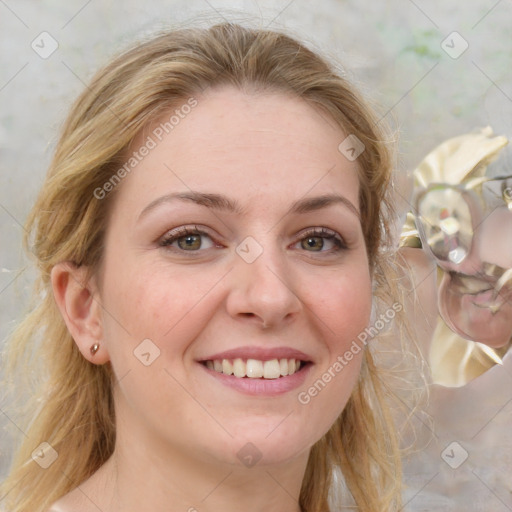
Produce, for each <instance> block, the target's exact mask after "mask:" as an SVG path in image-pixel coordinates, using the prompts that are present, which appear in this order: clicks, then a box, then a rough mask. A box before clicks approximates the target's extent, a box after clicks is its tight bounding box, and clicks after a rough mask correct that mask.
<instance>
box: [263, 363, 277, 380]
mask: <svg viewBox="0 0 512 512" xmlns="http://www.w3.org/2000/svg"><path fill="white" fill-rule="evenodd" d="M280 375H281V367H280V366H279V361H278V360H277V359H272V360H271V361H265V363H264V364H263V377H265V379H277V378H279V376H280Z"/></svg>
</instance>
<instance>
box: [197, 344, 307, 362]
mask: <svg viewBox="0 0 512 512" xmlns="http://www.w3.org/2000/svg"><path fill="white" fill-rule="evenodd" d="M221 359H257V360H259V361H270V360H272V359H299V360H301V361H306V362H308V361H311V357H310V356H308V355H307V354H305V353H304V352H301V351H300V350H297V349H295V348H290V347H275V348H268V347H250V346H249V347H238V348H233V349H230V350H225V351H224V352H219V353H217V354H213V355H211V356H207V357H204V358H201V359H200V361H215V360H221Z"/></svg>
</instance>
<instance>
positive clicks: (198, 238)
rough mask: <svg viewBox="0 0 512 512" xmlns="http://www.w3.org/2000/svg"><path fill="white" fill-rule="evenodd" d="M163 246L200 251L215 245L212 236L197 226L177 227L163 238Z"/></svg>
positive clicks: (161, 243) (161, 241) (161, 242)
mask: <svg viewBox="0 0 512 512" xmlns="http://www.w3.org/2000/svg"><path fill="white" fill-rule="evenodd" d="M160 245H161V246H162V247H174V248H176V249H179V250H182V251H189V252H193V251H198V250H199V249H209V248H211V247H213V246H214V242H213V240H212V239H211V237H210V236H209V235H208V234H207V233H205V232H204V231H201V230H200V229H197V228H189V227H183V228H177V229H174V230H172V231H170V232H169V233H167V234H166V235H165V236H164V237H163V238H162V239H161V240H160Z"/></svg>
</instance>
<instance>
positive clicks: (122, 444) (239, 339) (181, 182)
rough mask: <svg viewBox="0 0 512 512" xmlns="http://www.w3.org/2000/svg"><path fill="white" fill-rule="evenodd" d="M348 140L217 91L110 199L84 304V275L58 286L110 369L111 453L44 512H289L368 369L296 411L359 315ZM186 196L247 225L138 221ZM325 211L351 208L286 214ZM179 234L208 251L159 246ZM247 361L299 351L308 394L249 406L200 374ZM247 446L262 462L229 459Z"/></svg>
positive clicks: (306, 116)
mask: <svg viewBox="0 0 512 512" xmlns="http://www.w3.org/2000/svg"><path fill="white" fill-rule="evenodd" d="M163 117H164V118H165V117H166V116H163ZM167 117H168V116H167ZM159 122H160V120H157V121H156V122H155V126H156V125H158V124H159ZM151 129H152V128H151V127H150V128H149V129H147V130H146V131H145V132H144V133H142V134H141V135H140V137H139V139H138V140H136V141H135V142H134V144H133V148H134V149H136V148H138V147H140V145H142V144H143V142H144V141H145V140H146V137H147V136H148V135H149V134H151ZM345 137H346V135H345V134H344V133H343V132H342V131H341V130H340V129H339V128H338V127H337V126H335V124H334V122H333V121H332V120H330V119H329V118H327V116H326V115H325V114H322V113H320V112H319V111H318V110H317V109H316V108H314V107H312V106H310V105H309V104H307V103H306V102H304V101H302V100H300V99H296V98H292V97H289V96H286V95H284V94H280V93H247V92H241V91H239V90H236V89H232V88H228V87H226V88H221V89H216V90H211V91H209V92H208V93H207V94H204V95H201V96H198V105H197V107H195V108H194V109H193V110H192V112H191V113H190V114H188V115H187V117H186V118H185V119H184V120H182V121H181V122H180V124H179V125H178V126H176V127H175V129H174V130H173V131H172V132H170V134H169V135H168V136H167V137H166V138H164V139H163V141H162V142H160V143H159V144H158V145H157V147H156V148H154V149H152V150H151V152H150V153H149V155H148V156H146V157H145V158H144V160H143V161H142V162H141V163H140V164H139V165H138V166H137V167H136V169H135V170H134V171H133V172H132V173H131V174H129V175H128V176H127V177H126V178H125V179H124V180H123V182H122V183H121V184H120V185H119V186H118V189H117V190H116V198H115V202H114V204H113V208H112V211H111V216H110V218H109V221H108V230H107V234H106V239H105V257H104V261H103V265H102V268H101V270H100V272H99V273H97V274H96V275H95V277H94V278H93V279H92V280H91V281H90V282H88V283H87V285H86V287H85V288H84V287H82V286H81V285H80V284H79V283H80V282H83V279H84V276H85V269H76V268H73V267H72V266H70V265H69V264H67V263H64V262H63V263H62V264H59V265H57V266H56V267H55V268H54V269H53V272H52V284H53V288H54V294H55V298H56V301H57V303H58V305H59V308H60V310H61V312H62V315H63V317H64V319H65V321H66V324H67V326H68V328H69V330H70V332H71V334H72V335H73V338H74V340H75V342H76V343H77V345H78V347H79V349H80V350H81V352H82V353H83V355H84V357H86V358H87V359H89V360H90V361H91V362H93V363H95V364H105V363H106V362H107V361H110V363H111V364H112V366H113V369H114V372H115V375H116V377H117V379H118V382H117V383H116V386H115V390H114V395H115V407H116V429H117V443H116V448H115V452H114V454H113V455H112V457H111V458H110V459H109V461H107V463H106V464H105V465H104V466H103V467H102V468H100V470H99V471H98V472H97V473H95V474H94V475H93V476H92V477H91V478H90V479H89V480H88V481H86V482H84V483H83V484H82V485H80V488H77V489H75V490H74V491H72V492H71V493H70V494H69V495H67V496H66V497H64V498H63V499H61V500H59V502H58V503H56V504H55V505H54V508H55V510H64V511H67V510H75V511H76V510H80V511H86V512H87V511H88V510H91V511H92V510H94V511H97V510H98V509H97V508H96V507H99V508H100V509H101V510H102V511H103V512H113V511H121V510H122V511H124V512H126V511H138V512H140V511H141V510H151V511H152V512H160V511H162V512H163V511H166V512H169V511H170V510H171V511H175V510H176V511H187V510H190V511H191V510H195V509H197V510H201V511H209V510H211V511H214V510H224V511H226V512H228V511H230V510H235V509H236V510H239V509H240V508H241V505H242V504H243V509H244V510H247V511H252V510H254V511H260V510H263V509H264V510H267V511H276V512H277V511H279V512H286V511H294V512H296V511H298V510H299V506H298V501H297V500H298V496H299V492H300V487H301V482H302V480H303V476H304V471H305V468H306V462H307V457H308V453H309V450H310V448H311V446H312V445H313V444H314V443H315V442H316V441H317V440H318V439H319V438H320V437H321V436H322V435H323V434H324V433H325V432H326V431H327V430H328V429H329V428H330V426H331V425H332V423H333V422H334V421H335V419H336V418H337V417H338V416H339V414H340V413H341V411H342V410H343V408H344V406H345V404H346V402H347V400H348V398H349V396H350V393H351V391H352V389H353V387H354V384H355V382H356V380H357V378H358V375H359V370H360V364H361V360H362V354H363V351H360V352H359V353H358V354H356V355H354V357H353V359H352V360H351V361H350V362H349V363H348V364H347V365H346V367H344V368H343V371H341V372H339V373H337V374H336V376H335V377H334V378H332V379H331V381H330V382H329V383H328V384H327V385H326V386H325V388H324V389H323V390H322V391H321V392H320V393H318V395H317V396H315V397H313V398H311V400H310V402H309V403H308V404H302V403H300V402H299V400H298V393H299V392H301V391H304V390H307V389H308V388H309V387H310V386H311V385H312V384H313V383H314V382H315V381H316V380H318V379H319V378H320V377H321V375H322V374H323V373H324V372H325V371H326V370H327V369H328V368H329V367H331V366H332V365H333V363H334V362H335V361H336V358H337V357H338V356H340V355H343V354H344V353H345V352H346V351H347V350H348V349H349V347H350V345H351V343H352V341H353V340H354V339H356V337H357V335H358V333H360V332H361V331H362V330H363V329H364V328H365V327H366V326H367V325H368V322H369V318H370V310H371V277H370V271H369V264H368V258H367V253H366V248H365V243H364V238H363V232H362V228H361V224H360V220H359V217H358V211H359V203H358V193H359V183H358V167H357V161H355V162H350V161H349V160H348V159H346V158H345V157H344V156H343V155H342V154H341V153H340V152H339V151H338V149H337V148H338V145H339V144H340V143H341V142H342V141H343V140H344V139H345ZM190 190H193V191H200V192H208V193H215V194H222V195H226V196H228V197H229V198H230V199H231V200H232V201H237V202H238V203H239V204H240V207H241V209H242V211H241V212H238V213H235V212H229V211H226V210H221V209H214V208H212V207H208V206H204V205H199V204H195V203H193V202H191V201H184V200H174V201H172V202H161V203H160V204H159V205H158V206H155V207H154V208H151V209H150V210H149V211H148V212H147V213H146V214H143V215H142V217H140V216H141V212H142V211H143V210H144V209H145V208H146V207H147V206H148V205H149V204H151V203H152V202H153V201H155V200H156V199H158V198H160V197H161V196H164V195H166V194H171V193H176V192H190ZM327 194H337V195H339V196H342V197H343V198H344V201H345V202H343V201H338V202H334V203H331V204H329V205H327V206H324V207H321V208H318V209H315V210H312V211H309V212H306V213H287V212H288V210H289V209H290V207H291V205H292V204H293V203H294V202H296V201H298V200H303V199H307V198H313V197H318V196H323V195H327ZM349 203H350V205H352V206H347V204H349ZM190 225H192V227H194V226H195V225H198V226H200V227H201V229H203V230H205V231H207V233H208V234H209V235H210V237H211V240H210V239H209V238H208V237H205V238H203V243H204V245H203V247H204V248H201V249H200V250H199V251H196V252H195V253H194V254H192V255H191V254H190V253H191V251H185V250H183V249H180V248H179V247H178V243H177V242H175V243H174V246H173V247H163V246H162V245H161V243H160V242H161V240H162V238H163V237H164V235H166V233H168V232H169V231H170V230H173V229H174V228H177V227H180V226H190ZM322 227H324V228H328V229H329V230H332V231H334V232H335V233H336V236H339V237H341V239H343V241H344V243H345V244H346V248H342V249H339V250H336V245H335V244H334V243H333V242H332V240H330V239H328V238H321V237H318V238H314V240H313V241H312V243H313V245H314V246H315V247H318V246H320V247H321V250H320V251H313V250H312V249H311V248H310V246H308V245H307V243H306V241H307V239H308V238H309V237H308V236H307V235H306V234H305V231H307V230H308V228H322ZM247 236H251V237H253V239H254V240H256V241H257V243H258V244H259V246H260V247H261V248H262V250H263V252H262V254H261V255H260V256H259V257H258V258H257V259H256V260H255V261H254V262H253V263H247V262H246V261H244V259H242V258H241V257H240V256H239V254H238V253H237V252H236V248H237V246H238V245H239V244H240V242H242V241H243V240H244V239H245V238H246V237H247ZM310 236H311V235H310ZM182 241H183V239H182ZM322 244H323V247H322ZM144 339H150V340H152V342H153V343H154V344H155V345H157V346H158V348H159V350H160V356H159V357H158V358H157V359H155V360H154V362H153V363H152V364H151V365H149V366H145V365H143V364H142V363H141V362H140V361H139V359H137V358H136V357H135V356H134V353H133V352H134V349H136V347H137V346H138V345H139V344H140V343H141V341H142V340H144ZM95 342H98V343H100V345H101V347H100V350H99V351H98V352H97V353H96V355H94V356H91V354H90V351H89V349H90V347H91V345H92V344H93V343H95ZM242 346H243V347H247V346H250V347H254V346H256V347H264V348H275V347H289V348H294V349H297V350H301V351H302V352H304V353H305V354H307V355H308V356H309V358H310V360H311V364H310V365H309V369H308V371H307V375H306V377H305V380H304V382H303V383H302V384H301V385H300V386H299V387H297V388H296V389H293V390H291V391H288V392H285V393H281V394H279V395H277V396H272V397H266V396H254V395H247V394H244V393H242V392H240V391H238V390H237V389H233V388H230V387H227V386H225V385H224V384H222V383H221V382H219V380H218V379H217V378H216V377H215V376H212V375H211V374H210V373H209V372H208V371H206V370H205V368H204V366H203V365H202V364H200V363H199V362H198V361H200V360H202V359H204V358H207V357H208V356H210V355H213V354H217V353H220V352H222V351H225V350H228V349H233V348H238V347H242ZM248 442H250V443H252V445H254V447H256V448H257V452H258V453H259V454H261V460H259V461H258V463H257V464H256V465H254V466H253V467H246V466H245V465H244V464H242V462H241V461H240V460H239V458H238V457H237V453H238V452H239V450H240V449H241V448H242V447H244V446H245V445H246V444H247V443H248Z"/></svg>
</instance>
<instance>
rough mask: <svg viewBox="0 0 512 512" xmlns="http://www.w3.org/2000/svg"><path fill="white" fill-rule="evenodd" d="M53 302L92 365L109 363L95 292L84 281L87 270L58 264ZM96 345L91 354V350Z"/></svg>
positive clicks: (92, 285) (91, 282)
mask: <svg viewBox="0 0 512 512" xmlns="http://www.w3.org/2000/svg"><path fill="white" fill-rule="evenodd" d="M51 283H52V288H53V295H54V297H55V302H56V303H57V306H58V308H59V310H60V313H61V315H62V318H63V319H64V322H65V323H66V326H67V328H68V330H69V332H70V334H71V336H72V337H73V339H74V341H75V343H76V345H77V347H78V349H79V350H80V352H81V353H82V355H83V356H84V357H85V358H86V359H87V360H88V361H90V362H91V363H94V364H104V363H106V362H107V361H109V360H110V358H109V355H108V351H107V348H106V346H105V343H103V324H102V316H101V304H100V303H99V300H100V297H99V293H98V288H97V286H96V283H95V281H94V279H90V280H89V281H87V268H86V267H77V266H76V265H74V264H73V263H70V262H62V263H57V264H56V265H55V266H54V267H53V268H52V271H51ZM95 343H97V344H99V349H98V351H97V352H96V353H95V354H92V352H91V347H92V346H93V345H94V344H95Z"/></svg>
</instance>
